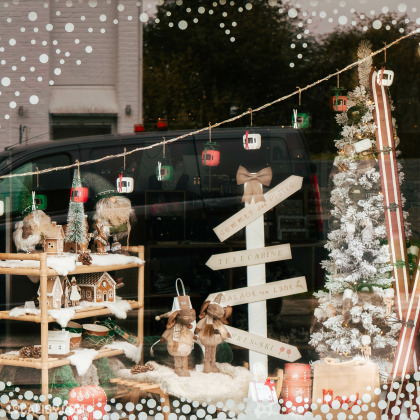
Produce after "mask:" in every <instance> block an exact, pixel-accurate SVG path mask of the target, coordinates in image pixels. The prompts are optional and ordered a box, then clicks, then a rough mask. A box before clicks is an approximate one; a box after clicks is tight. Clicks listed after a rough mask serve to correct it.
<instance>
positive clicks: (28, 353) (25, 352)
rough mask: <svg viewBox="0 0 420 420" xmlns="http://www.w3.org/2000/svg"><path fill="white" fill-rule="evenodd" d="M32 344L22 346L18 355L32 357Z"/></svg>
mask: <svg viewBox="0 0 420 420" xmlns="http://www.w3.org/2000/svg"><path fill="white" fill-rule="evenodd" d="M33 348H34V346H26V347H22V348H21V349H20V350H19V357H24V358H27V357H32V350H33Z"/></svg>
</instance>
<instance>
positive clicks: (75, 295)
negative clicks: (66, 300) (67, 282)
mask: <svg viewBox="0 0 420 420" xmlns="http://www.w3.org/2000/svg"><path fill="white" fill-rule="evenodd" d="M80 298H81V296H80V287H79V286H78V285H77V284H76V278H75V277H73V278H72V279H71V288H70V302H71V306H77V305H78V304H79V302H80Z"/></svg>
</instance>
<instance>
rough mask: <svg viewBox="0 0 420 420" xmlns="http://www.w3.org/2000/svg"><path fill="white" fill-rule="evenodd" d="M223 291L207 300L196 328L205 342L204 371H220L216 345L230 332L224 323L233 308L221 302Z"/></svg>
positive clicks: (201, 339) (202, 342)
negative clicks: (217, 364) (217, 362)
mask: <svg viewBox="0 0 420 420" xmlns="http://www.w3.org/2000/svg"><path fill="white" fill-rule="evenodd" d="M222 296H223V295H222V293H219V294H218V295H217V296H216V297H215V298H214V300H213V301H212V302H210V301H208V300H206V301H205V302H204V303H203V306H202V307H201V310H200V315H199V318H200V321H199V322H198V323H197V326H196V328H195V331H194V332H195V334H196V335H197V336H198V339H199V340H200V342H201V344H203V346H204V349H205V352H204V369H203V372H204V373H209V372H216V373H217V372H219V368H218V367H217V366H216V347H217V346H218V345H219V344H220V343H222V342H223V341H224V340H226V338H228V337H230V334H229V332H228V330H227V328H226V327H225V325H224V324H227V323H228V322H227V320H226V318H228V317H229V316H230V315H231V313H232V308H231V307H230V306H226V308H224V307H223V306H222V305H221V304H220V302H221V299H222Z"/></svg>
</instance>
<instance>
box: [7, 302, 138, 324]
mask: <svg viewBox="0 0 420 420" xmlns="http://www.w3.org/2000/svg"><path fill="white" fill-rule="evenodd" d="M126 302H128V303H129V304H130V305H131V310H134V309H140V308H142V307H143V305H142V304H141V303H140V302H137V301H136V300H128V301H126ZM109 314H111V311H110V310H109V309H108V308H107V307H97V306H90V307H87V308H83V309H80V310H77V311H76V314H75V315H74V317H73V318H72V319H81V318H89V317H92V316H101V315H109ZM0 319H8V320H12V321H26V322H38V323H40V322H41V314H39V315H31V314H28V315H21V316H19V317H14V316H10V315H9V311H0ZM48 322H57V321H56V320H55V319H54V318H53V317H51V316H49V317H48Z"/></svg>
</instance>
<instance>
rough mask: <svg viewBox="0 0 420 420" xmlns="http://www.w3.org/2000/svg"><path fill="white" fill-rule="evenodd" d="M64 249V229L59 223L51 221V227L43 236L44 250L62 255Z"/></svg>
mask: <svg viewBox="0 0 420 420" xmlns="http://www.w3.org/2000/svg"><path fill="white" fill-rule="evenodd" d="M63 249H64V231H63V227H62V226H61V225H57V223H56V222H52V226H51V228H50V229H49V230H48V232H47V233H46V234H45V236H44V252H46V253H47V254H51V255H62V254H63Z"/></svg>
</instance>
